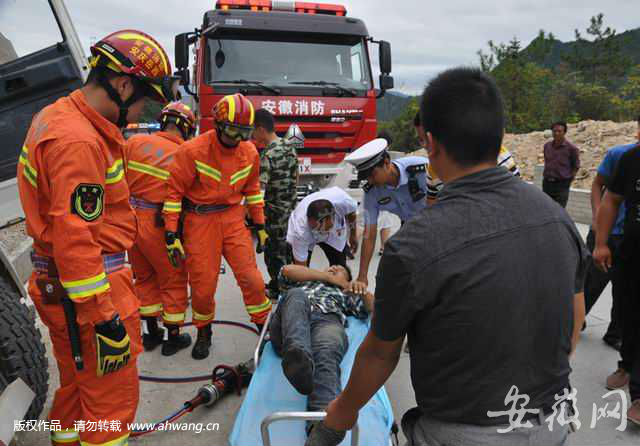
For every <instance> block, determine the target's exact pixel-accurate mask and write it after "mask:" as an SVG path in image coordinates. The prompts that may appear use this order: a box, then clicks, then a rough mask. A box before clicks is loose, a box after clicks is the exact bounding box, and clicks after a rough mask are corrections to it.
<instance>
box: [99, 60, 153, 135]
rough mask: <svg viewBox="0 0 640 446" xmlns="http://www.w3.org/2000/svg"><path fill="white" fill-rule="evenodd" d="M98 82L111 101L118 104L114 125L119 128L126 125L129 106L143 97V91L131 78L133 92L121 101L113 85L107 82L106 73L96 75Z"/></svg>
mask: <svg viewBox="0 0 640 446" xmlns="http://www.w3.org/2000/svg"><path fill="white" fill-rule="evenodd" d="M98 82H99V83H100V86H101V87H102V88H104V90H105V91H106V92H107V94H108V95H109V98H110V99H111V100H112V101H113V102H115V104H116V105H117V106H118V108H119V110H120V111H119V114H118V121H117V122H116V125H117V126H118V127H120V128H122V127H126V126H127V124H128V123H129V122H128V121H127V114H128V113H129V107H131V106H132V105H133V104H134V103H135V102H136V101H138V100H139V99H141V98H143V97H144V93H143V92H142V91H140V89H139V88H138V87H137V86H136V83H135V81H134V80H133V79H132V82H133V94H132V95H131V96H130V97H129V99H127V100H126V101H123V100H122V99H121V98H120V95H119V94H118V92H117V91H116V89H115V88H113V86H112V85H111V83H110V82H109V79H107V76H106V74H104V73H101V74H100V76H99V77H98Z"/></svg>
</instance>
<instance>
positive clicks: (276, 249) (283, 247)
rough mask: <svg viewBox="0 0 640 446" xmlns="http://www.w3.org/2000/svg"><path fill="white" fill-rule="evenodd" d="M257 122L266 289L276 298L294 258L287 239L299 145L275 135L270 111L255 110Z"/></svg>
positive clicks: (293, 201)
mask: <svg viewBox="0 0 640 446" xmlns="http://www.w3.org/2000/svg"><path fill="white" fill-rule="evenodd" d="M254 125H255V130H254V131H253V139H254V141H256V143H258V144H259V145H260V146H264V147H265V149H264V150H263V151H262V153H261V154H260V188H261V189H262V190H263V191H264V217H265V230H266V231H267V234H268V235H269V238H268V239H267V242H266V243H265V247H264V261H265V263H266V264H267V270H268V271H269V275H270V276H271V281H270V282H269V285H268V287H267V289H268V293H269V295H270V296H272V297H273V296H276V295H277V294H278V273H279V271H280V269H281V268H282V267H283V266H284V265H288V264H289V263H291V261H292V256H291V248H290V247H289V246H288V245H287V242H286V240H285V238H286V236H287V222H288V221H289V216H290V215H291V212H293V209H294V207H295V205H296V195H297V194H296V185H297V182H298V157H297V155H296V148H295V147H294V146H293V145H291V144H287V143H285V141H284V139H280V138H278V135H276V133H275V120H274V119H273V115H272V114H271V113H270V112H269V111H268V110H265V109H260V110H258V111H256V116H255V123H254ZM294 125H295V124H294ZM292 127H293V126H292ZM296 127H297V126H296Z"/></svg>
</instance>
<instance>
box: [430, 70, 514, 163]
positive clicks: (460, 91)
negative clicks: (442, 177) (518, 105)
mask: <svg viewBox="0 0 640 446" xmlns="http://www.w3.org/2000/svg"><path fill="white" fill-rule="evenodd" d="M420 121H421V122H422V126H423V127H424V130H425V132H430V133H431V134H432V135H433V137H434V139H436V140H437V141H438V142H440V143H441V144H443V145H444V147H445V149H446V152H447V154H448V155H449V156H450V157H451V158H452V159H453V161H455V162H456V163H457V164H459V165H461V166H473V165H476V164H479V163H481V162H487V161H495V160H496V158H497V157H498V153H499V152H500V146H501V145H502V138H503V133H504V132H503V128H504V107H503V103H502V95H501V94H500V90H499V89H498V87H497V86H496V84H495V82H494V81H493V80H492V79H491V78H490V77H489V76H487V75H486V74H485V73H483V72H482V71H481V70H480V69H478V68H465V67H462V68H453V69H450V70H447V71H444V72H442V73H440V74H439V75H438V76H437V77H436V78H435V79H433V80H431V81H430V82H429V84H428V85H427V86H426V88H425V89H424V92H423V93H422V98H421V102H420Z"/></svg>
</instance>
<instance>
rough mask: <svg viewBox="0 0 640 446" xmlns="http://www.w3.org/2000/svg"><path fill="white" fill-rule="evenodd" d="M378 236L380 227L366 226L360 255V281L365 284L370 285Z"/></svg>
mask: <svg viewBox="0 0 640 446" xmlns="http://www.w3.org/2000/svg"><path fill="white" fill-rule="evenodd" d="M377 236H378V225H377V224H375V225H366V226H365V227H364V235H363V236H362V252H361V253H360V269H359V270H358V279H357V280H359V281H360V282H363V283H365V284H368V283H369V279H368V276H369V264H370V263H371V257H373V250H374V249H375V247H376V237H377Z"/></svg>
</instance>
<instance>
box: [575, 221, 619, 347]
mask: <svg viewBox="0 0 640 446" xmlns="http://www.w3.org/2000/svg"><path fill="white" fill-rule="evenodd" d="M622 239H623V236H622V235H611V236H609V240H608V245H609V249H610V250H611V255H612V257H613V266H612V268H611V269H610V270H609V272H607V273H605V272H604V271H602V270H600V269H599V268H598V267H597V266H596V265H595V263H594V262H593V260H592V259H590V260H589V266H588V267H587V272H586V274H585V278H584V302H585V308H586V314H589V311H590V310H591V308H592V307H593V306H594V305H595V303H596V302H597V301H598V298H599V297H600V295H601V294H602V292H603V291H604V289H605V287H606V286H607V284H608V283H609V281H611V294H612V298H613V300H612V305H611V321H610V322H609V327H608V328H607V332H606V333H605V335H604V337H605V338H606V339H610V340H612V341H615V340H618V339H621V338H622V328H621V326H622V321H621V314H620V300H621V299H622V297H621V296H620V293H621V292H622V291H623V289H624V284H623V283H622V281H623V280H624V278H623V277H622V271H621V259H620V246H621V245H622ZM594 246H595V234H594V232H593V230H592V229H590V230H589V234H588V235H587V248H588V249H589V252H593V249H594Z"/></svg>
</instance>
